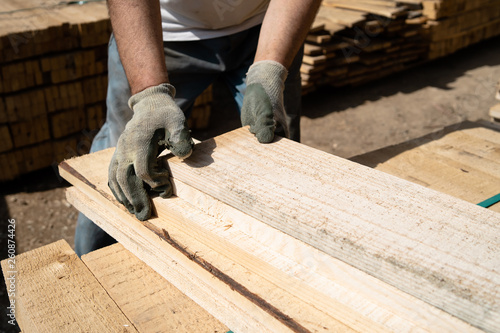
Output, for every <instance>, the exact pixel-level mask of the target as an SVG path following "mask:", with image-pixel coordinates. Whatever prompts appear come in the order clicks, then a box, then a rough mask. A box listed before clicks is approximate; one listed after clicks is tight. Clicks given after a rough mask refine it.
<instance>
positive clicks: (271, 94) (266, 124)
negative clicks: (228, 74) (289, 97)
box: [241, 60, 289, 143]
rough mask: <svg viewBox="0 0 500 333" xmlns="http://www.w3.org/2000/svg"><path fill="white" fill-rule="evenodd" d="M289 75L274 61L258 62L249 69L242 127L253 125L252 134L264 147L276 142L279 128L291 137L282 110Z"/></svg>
mask: <svg viewBox="0 0 500 333" xmlns="http://www.w3.org/2000/svg"><path fill="white" fill-rule="evenodd" d="M287 75H288V72H287V70H286V68H285V67H284V66H283V65H281V64H280V63H279V62H276V61H271V60H263V61H258V62H256V63H254V64H253V65H252V66H250V68H249V69H248V73H247V82H246V83H247V88H246V91H245V97H244V98H243V107H242V109H241V123H242V125H243V126H246V125H250V132H252V133H253V134H255V136H256V137H257V139H258V140H259V142H261V143H268V142H271V141H273V139H274V131H275V130H276V128H277V126H281V130H282V131H283V132H284V134H285V136H286V137H289V131H288V125H287V122H286V113H285V108H284V106H283V90H284V89H285V80H286V77H287Z"/></svg>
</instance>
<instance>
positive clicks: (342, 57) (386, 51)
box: [301, 0, 427, 93]
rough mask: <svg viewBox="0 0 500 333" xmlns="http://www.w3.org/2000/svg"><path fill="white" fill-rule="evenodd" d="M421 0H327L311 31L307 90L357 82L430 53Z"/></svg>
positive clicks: (304, 71)
mask: <svg viewBox="0 0 500 333" xmlns="http://www.w3.org/2000/svg"><path fill="white" fill-rule="evenodd" d="M420 8H421V6H420V4H419V3H418V2H416V1H391V0H364V1H344V0H324V1H323V3H322V6H321V7H320V9H319V12H318V15H317V17H316V19H315V21H314V23H313V25H312V27H311V30H310V33H309V35H308V36H307V39H306V44H305V49H304V54H305V55H304V60H303V65H302V68H301V74H302V87H303V93H308V92H310V91H312V90H314V89H315V88H316V87H317V86H321V85H325V84H330V85H333V86H336V87H340V86H346V85H358V84H362V83H365V82H368V81H371V80H374V79H378V78H381V77H384V76H387V75H389V74H391V73H394V72H397V71H401V70H404V69H406V68H409V67H411V66H414V65H415V64H418V63H420V62H421V61H422V60H423V59H425V58H426V53H427V47H426V43H425V40H424V38H423V23H425V20H426V19H425V17H423V16H422V15H421V10H420Z"/></svg>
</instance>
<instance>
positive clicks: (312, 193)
mask: <svg viewBox="0 0 500 333" xmlns="http://www.w3.org/2000/svg"><path fill="white" fill-rule="evenodd" d="M168 164H169V166H170V169H171V172H172V175H173V178H174V179H179V180H181V181H182V182H183V183H186V184H187V185H189V186H191V187H194V188H196V189H198V190H200V191H201V192H204V193H206V194H208V195H211V196H213V197H214V198H216V199H218V200H220V201H222V202H224V203H226V204H228V205H230V206H232V207H234V208H236V209H238V210H240V211H242V212H244V213H246V214H248V215H250V216H253V217H254V218H256V219H258V220H261V221H263V222H265V223H267V224H268V225H270V226H272V227H274V228H277V229H278V230H281V231H283V232H285V233H286V234H289V235H291V236H293V237H295V238H298V239H300V240H302V241H304V242H306V243H308V244H310V245H312V246H313V247H316V248H318V249H320V250H322V251H324V252H326V253H328V254H330V255H331V256H333V257H335V258H338V259H340V260H342V261H345V262H346V263H348V264H350V265H352V266H354V267H357V268H359V269H361V270H363V271H365V272H367V273H369V274H370V275H373V276H375V277H377V278H379V279H381V280H383V281H385V282H387V283H389V284H391V285H393V286H396V287H397V288H398V289H401V290H403V291H405V292H407V293H409V294H411V295H414V296H416V297H418V298H420V299H422V300H424V301H426V302H428V303H430V304H432V305H434V306H436V307H438V308H441V309H443V310H445V311H446V312H449V313H450V314H452V315H455V316H457V317H459V318H461V319H463V320H465V321H467V322H470V323H472V324H473V325H475V326H477V327H480V328H482V329H486V330H491V331H494V330H495V329H498V328H500V326H499V325H500V312H499V310H500V302H499V297H500V295H499V293H500V290H499V288H498V285H499V284H500V276H499V274H498V271H497V267H499V265H500V256H499V252H498V249H499V248H500V247H499V245H500V244H499V239H498V236H497V235H498V234H499V231H500V230H499V228H500V226H499V224H498V221H499V220H500V217H499V215H498V214H497V213H495V212H491V211H488V210H485V209H483V208H481V207H477V206H475V205H472V204H470V203H467V202H465V201H461V200H459V199H456V198H453V197H451V196H448V195H444V194H442V193H438V192H436V191H433V190H430V189H426V188H424V187H422V186H419V185H416V184H412V183H410V182H407V181H404V180H401V179H399V178H396V177H394V176H390V175H388V174H385V173H382V172H378V171H376V170H372V169H369V168H367V167H364V166H361V165H358V164H356V163H354V162H350V161H347V160H344V159H341V158H338V157H335V156H332V155H329V154H326V153H323V152H320V151H317V150H315V149H312V148H309V147H306V146H303V145H300V144H297V143H295V142H292V141H289V140H286V139H281V140H278V141H276V142H274V143H273V144H269V145H260V144H258V142H257V141H256V140H255V139H254V138H253V136H252V135H251V134H250V133H249V132H248V130H247V129H239V130H235V131H233V132H231V133H228V134H225V135H223V136H220V137H217V138H215V139H214V140H208V141H205V142H203V143H201V144H199V145H198V146H197V149H196V150H195V152H194V153H193V155H192V157H191V158H190V159H188V160H186V161H184V162H183V161H181V160H179V159H177V158H170V159H168ZM438 244H439V245H438Z"/></svg>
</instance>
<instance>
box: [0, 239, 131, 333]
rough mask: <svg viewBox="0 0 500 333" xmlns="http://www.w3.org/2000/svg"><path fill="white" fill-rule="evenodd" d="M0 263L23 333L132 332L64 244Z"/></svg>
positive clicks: (122, 315) (126, 321)
mask: <svg viewBox="0 0 500 333" xmlns="http://www.w3.org/2000/svg"><path fill="white" fill-rule="evenodd" d="M10 264H12V262H9V261H8V260H3V261H2V271H3V274H4V278H8V277H10V276H12V274H14V276H15V297H14V300H15V307H16V319H17V322H18V324H19V326H20V327H21V328H22V330H23V331H25V332H137V330H136V329H135V327H134V326H133V324H132V323H131V322H130V321H129V320H128V319H127V317H125V315H124V314H123V313H122V312H121V310H120V309H119V308H118V307H117V305H116V304H115V303H114V302H113V300H112V299H111V298H110V297H109V295H108V294H107V293H106V290H104V288H103V287H102V286H101V285H100V284H99V282H98V281H97V280H96V279H95V277H94V276H93V275H92V273H91V272H90V271H89V270H88V268H87V267H86V266H85V265H84V264H83V262H82V261H81V260H80V259H79V258H78V256H77V255H76V254H75V252H73V250H72V249H71V247H70V246H69V245H68V243H66V241H64V240H61V241H58V242H55V243H52V244H50V245H47V246H44V247H41V248H38V249H35V250H32V251H29V252H26V253H23V254H20V255H18V256H16V258H15V268H14V270H15V271H16V273H10V272H11V271H12V270H13V268H12V267H11V266H10Z"/></svg>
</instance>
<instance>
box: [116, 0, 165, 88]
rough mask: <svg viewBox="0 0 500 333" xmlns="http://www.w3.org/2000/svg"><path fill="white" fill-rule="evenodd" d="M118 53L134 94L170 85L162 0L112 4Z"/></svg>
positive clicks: (124, 0)
mask: <svg viewBox="0 0 500 333" xmlns="http://www.w3.org/2000/svg"><path fill="white" fill-rule="evenodd" d="M108 8H109V15H110V18H111V24H112V26H113V34H114V36H115V38H116V43H117V46H118V52H119V53H120V59H121V61H122V64H123V67H124V69H125V73H126V74H127V78H128V81H129V84H130V88H131V92H132V94H135V93H137V92H140V91H142V90H144V89H146V88H148V87H151V86H156V85H159V84H161V83H166V82H168V74H167V68H166V65H165V56H164V53H163V41H162V40H163V39H162V28H161V16H160V6H159V1H158V0H108Z"/></svg>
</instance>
